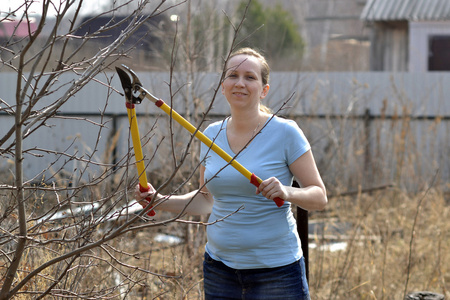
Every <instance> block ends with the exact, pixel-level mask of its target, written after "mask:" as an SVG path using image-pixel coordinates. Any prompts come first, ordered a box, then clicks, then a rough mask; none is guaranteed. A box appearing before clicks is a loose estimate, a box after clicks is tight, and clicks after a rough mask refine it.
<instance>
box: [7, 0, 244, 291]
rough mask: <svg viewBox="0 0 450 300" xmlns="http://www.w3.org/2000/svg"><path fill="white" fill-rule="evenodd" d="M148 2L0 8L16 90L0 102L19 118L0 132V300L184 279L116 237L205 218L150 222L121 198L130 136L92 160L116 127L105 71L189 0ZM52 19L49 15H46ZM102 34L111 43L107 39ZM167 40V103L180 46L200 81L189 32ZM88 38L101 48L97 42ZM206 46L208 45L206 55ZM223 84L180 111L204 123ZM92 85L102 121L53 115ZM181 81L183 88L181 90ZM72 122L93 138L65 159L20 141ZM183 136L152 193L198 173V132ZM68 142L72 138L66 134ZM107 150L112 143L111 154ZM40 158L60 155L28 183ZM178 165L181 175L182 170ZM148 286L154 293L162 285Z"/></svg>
mask: <svg viewBox="0 0 450 300" xmlns="http://www.w3.org/2000/svg"><path fill="white" fill-rule="evenodd" d="M149 2H150V1H142V2H139V3H138V4H136V2H134V1H129V2H125V3H123V2H113V3H112V4H111V5H110V6H108V7H107V10H106V11H102V12H95V14H94V15H90V17H89V18H88V19H86V18H83V16H82V15H81V12H82V10H83V7H84V5H85V2H83V1H82V0H80V1H62V0H61V1H42V3H41V6H40V7H41V15H40V17H39V21H38V22H37V23H36V24H35V25H33V23H32V18H33V16H32V9H31V5H32V4H33V5H35V4H36V3H34V2H33V1H29V2H28V1H27V2H25V3H24V4H23V5H22V6H20V7H18V8H16V9H14V10H11V11H9V12H8V13H6V14H5V15H1V19H0V21H10V20H15V21H16V23H15V27H14V33H13V34H12V35H11V37H9V38H7V39H3V40H2V42H1V46H0V47H1V64H0V70H2V71H8V72H12V73H13V74H14V76H15V78H16V86H15V87H13V88H14V89H15V95H14V98H13V99H12V98H4V97H2V99H0V102H1V106H0V112H1V113H2V114H5V115H9V116H13V117H14V124H12V125H11V127H10V128H6V129H4V134H2V136H0V156H1V157H2V159H3V158H6V159H9V160H12V161H14V172H13V173H14V174H13V178H12V179H11V180H10V181H8V180H6V179H5V180H4V181H3V180H2V182H1V184H0V193H1V197H2V198H3V199H4V201H2V203H1V208H2V214H1V215H0V245H2V249H1V250H0V264H1V269H0V282H1V283H2V287H1V290H0V299H9V298H11V297H21V296H22V297H28V298H29V297H33V298H35V299H42V298H44V297H46V296H49V295H51V296H53V297H56V298H73V297H77V298H90V299H101V298H111V297H117V296H119V297H126V296H127V295H132V294H133V293H135V291H136V290H140V291H142V290H145V289H149V287H148V284H147V283H145V282H146V281H145V280H144V279H143V278H144V277H146V276H154V277H155V278H159V279H160V280H161V279H162V278H169V279H170V278H171V280H174V281H176V282H178V281H180V280H182V278H181V277H180V276H179V272H168V271H167V270H161V269H158V268H156V267H154V266H153V267H152V266H151V265H149V263H148V262H146V263H144V264H141V263H139V257H138V256H139V254H137V253H132V252H130V251H129V250H125V248H123V247H122V246H123V245H120V241H118V238H119V237H123V236H125V235H130V234H131V235H136V234H137V233H139V232H141V231H142V229H148V228H151V227H157V226H162V225H164V226H167V225H168V224H170V223H173V222H175V221H178V222H182V223H188V224H192V223H194V224H202V225H204V223H203V222H202V221H201V220H195V221H192V220H189V221H183V220H180V219H179V218H180V217H181V216H182V215H183V212H182V213H180V214H178V215H175V216H174V215H169V216H167V217H165V216H164V217H161V220H160V221H157V220H156V219H149V218H148V217H147V216H146V214H145V211H143V210H142V209H140V207H139V206H138V207H137V208H136V205H137V204H136V203H135V202H133V201H132V200H131V199H129V197H128V194H129V191H130V190H132V189H133V188H134V186H135V184H136V183H137V175H136V172H135V169H134V158H133V155H132V153H133V151H132V147H131V142H130V138H129V139H128V151H127V153H126V154H125V155H123V156H121V157H116V158H115V159H114V160H113V162H111V161H109V160H108V159H98V156H99V152H100V151H101V149H100V146H99V145H100V140H101V136H102V134H104V130H105V128H107V127H108V126H109V123H110V122H111V121H110V119H108V118H107V117H106V113H105V111H106V107H107V106H108V101H109V98H110V96H111V95H112V94H114V93H120V91H118V90H117V89H116V88H115V87H114V86H113V85H112V80H113V78H112V76H113V75H110V74H111V70H112V69H113V68H112V66H113V65H114V64H116V63H117V62H118V61H119V60H121V59H129V58H130V57H132V56H138V57H139V55H140V54H139V53H137V52H136V51H134V50H135V48H136V47H137V46H138V45H139V44H144V41H145V39H146V37H147V36H146V35H144V36H140V35H138V34H136V33H137V32H138V30H139V28H141V27H145V26H148V22H149V21H151V20H152V19H154V18H157V17H158V16H161V15H162V14H164V13H165V12H168V11H170V10H171V9H173V8H174V6H178V5H180V4H183V3H184V2H185V1H179V3H175V2H173V3H172V2H171V3H167V2H166V1H164V0H161V1H159V2H158V3H156V4H155V3H152V4H150V3H149ZM33 7H35V6H33ZM123 11H126V17H122V16H123V14H121V12H123ZM51 15H54V16H55V18H54V19H53V18H51ZM102 17H106V19H107V20H108V21H107V22H106V23H103V24H102V25H101V26H100V27H95V26H91V25H92V24H93V23H92V22H93V21H95V20H98V19H101V18H102ZM49 24H50V25H49ZM90 24H91V25H90ZM241 24H242V21H241V23H240V24H237V25H236V26H232V31H233V32H234V36H236V33H237V31H238V30H239V28H240V26H241ZM24 26H25V28H27V34H26V35H25V36H22V37H21V36H20V35H19V34H18V33H19V29H20V28H23V27H24ZM117 28H120V31H119V33H118V34H112V33H111V32H117ZM114 30H116V31H114ZM150 30H151V28H150ZM214 30H217V28H216V29H214ZM45 32H47V33H45ZM212 35H213V32H209V33H208V36H212ZM105 37H108V38H109V39H110V40H109V41H108V42H107V43H102V42H101V40H102V39H104V38H105ZM130 37H132V38H133V39H134V40H133V39H131V40H132V41H131V43H130ZM180 37H181V38H180ZM166 38H167V37H166ZM180 40H181V42H179V41H180ZM171 42H173V46H172V48H171V49H170V51H168V54H166V57H168V58H169V60H170V70H171V76H170V82H168V88H169V90H170V97H171V99H172V98H173V97H175V95H177V93H179V89H177V88H175V86H176V85H175V84H174V83H173V81H174V80H175V77H174V76H173V73H174V71H175V70H176V67H175V66H176V61H177V59H178V58H179V57H180V56H178V55H179V54H180V53H178V52H177V51H178V49H179V48H180V46H181V48H183V47H184V49H185V50H186V52H185V56H184V55H182V56H181V57H183V56H184V57H185V58H186V59H185V60H184V61H187V62H188V64H187V66H188V69H189V74H190V75H189V78H188V80H189V81H191V82H193V81H196V80H198V79H196V78H195V76H194V75H195V74H196V72H197V71H198V70H196V69H195V67H194V65H195V64H194V62H193V58H195V57H198V56H197V55H196V54H195V48H194V47H192V46H190V43H194V42H195V41H194V40H193V39H192V38H191V35H190V34H189V31H188V33H187V34H186V35H184V34H183V35H181V36H178V37H177V36H175V37H174V39H173V40H171ZM235 44H236V41H235V40H234V41H232V44H231V46H230V47H229V50H228V52H227V53H225V52H223V49H222V50H221V51H222V52H221V53H223V55H222V57H221V58H220V59H221V60H222V61H226V60H227V58H228V56H229V54H230V53H231V51H232V50H233V45H235ZM93 45H94V47H97V48H93ZM92 49H96V50H95V51H93V50H92ZM212 49H213V48H210V49H208V56H209V57H211V55H212V51H213V50H212ZM133 51H134V52H133ZM136 53H137V54H136ZM158 55H160V53H159V54H158ZM136 61H137V60H136ZM208 61H209V60H208ZM208 63H211V61H209V62H208ZM182 65H184V63H183V64H182ZM68 74H69V75H72V78H75V79H70V80H67V81H65V78H66V77H64V76H65V75H68ZM99 75H102V78H103V80H100V79H99ZM69 77H70V76H69ZM172 80H173V81H172ZM221 80H223V75H222V78H221V79H220V80H219V82H218V83H217V86H216V87H214V88H213V89H214V95H213V97H212V98H213V99H212V100H211V101H210V106H209V107H206V108H205V107H203V108H202V109H203V111H200V110H199V107H198V105H197V104H198V103H199V102H198V101H197V98H198V97H201V95H198V94H197V92H196V90H195V89H194V88H190V89H188V93H187V96H186V97H185V99H186V107H189V106H190V104H191V103H194V108H193V113H191V112H190V111H189V109H188V110H187V111H186V112H187V113H189V115H192V116H196V117H194V118H191V121H193V122H195V124H196V125H197V126H202V124H203V122H204V121H205V117H206V115H207V114H208V112H209V110H210V109H211V107H212V105H213V102H214V99H215V97H216V95H217V92H218V91H219V87H220V82H221ZM88 83H89V84H90V83H95V84H98V85H99V86H101V87H103V88H104V89H106V90H107V93H106V96H105V98H106V99H105V100H106V101H105V105H104V107H103V109H102V110H101V112H100V116H101V117H100V119H99V120H93V119H89V118H88V117H86V118H84V117H83V118H81V117H71V116H62V115H60V114H59V113H58V112H59V110H60V109H61V108H62V107H63V106H65V105H68V103H70V102H71V101H72V99H73V96H74V95H76V94H77V93H79V92H80V91H81V90H82V89H83V87H84V86H85V85H87V84H88ZM184 84H185V83H181V86H183V85H184ZM171 99H169V101H171ZM199 116H201V117H200V118H199ZM189 118H190V117H189ZM73 119H76V120H77V121H80V122H83V123H89V124H92V125H94V126H95V127H96V128H97V129H96V132H97V140H96V142H95V143H94V145H90V151H89V153H82V152H79V153H78V152H76V151H75V153H74V154H71V153H69V151H67V150H68V148H67V149H63V150H58V149H51V148H44V147H37V146H28V145H27V144H26V141H27V139H30V137H33V136H38V135H39V133H40V130H41V129H43V128H48V127H51V126H54V125H53V123H52V121H54V120H63V121H66V122H69V121H71V120H73ZM170 122H171V121H170ZM169 129H170V133H169V134H170V136H172V137H173V136H174V131H173V127H172V126H169ZM152 135H153V133H152V130H150V131H149V132H148V133H146V134H145V135H144V136H143V137H142V141H143V142H144V144H147V143H148V142H149V141H150V140H151V139H152ZM189 137H190V138H189V140H187V141H186V143H185V144H184V145H185V146H183V147H184V148H183V150H182V151H181V154H180V152H179V150H177V149H179V147H177V145H176V143H175V142H174V141H175V140H173V139H172V143H171V152H172V157H173V164H172V165H171V166H170V169H171V170H170V171H169V172H168V173H167V174H168V175H167V176H165V177H164V180H163V181H162V182H161V183H160V184H159V188H158V191H160V190H162V189H164V188H165V187H167V186H168V185H169V184H171V182H172V184H173V181H174V179H176V178H177V176H179V174H180V173H181V174H182V176H181V179H179V180H178V185H177V186H176V187H175V188H171V192H172V193H176V192H179V191H180V190H183V186H184V185H185V184H186V183H187V182H188V181H190V180H192V178H194V177H195V169H197V168H198V164H199V162H198V161H197V160H195V159H192V157H193V155H192V154H191V153H190V149H191V147H192V144H193V137H192V136H189ZM117 139H118V135H115V136H112V138H111V140H112V141H113V142H112V144H114V143H115V141H117ZM74 143H76V138H75V139H74V140H73V141H72V144H74ZM159 146H160V144H159V142H158V143H157V145H156V150H155V152H154V153H153V154H152V155H153V156H152V155H150V157H147V158H146V163H149V162H151V161H152V160H153V157H154V155H155V154H156V152H157V151H158V147H159ZM69 147H70V146H69ZM113 147H114V145H112V146H111V148H113ZM106 152H112V150H111V149H107V151H106ZM102 155H103V154H102ZM104 155H105V156H108V155H112V154H111V153H105V154H104ZM41 156H53V157H55V159H54V161H53V162H52V163H51V164H50V165H49V166H48V168H46V169H44V170H43V171H42V172H41V173H39V174H36V175H35V176H34V177H33V178H31V179H30V178H25V176H24V164H25V163H26V162H27V161H28V160H30V159H32V158H33V157H41ZM187 161H188V163H186V162H187ZM61 162H62V163H61ZM185 163H186V165H185ZM69 164H74V165H77V168H76V172H75V171H74V172H73V173H70V172H68V171H67V169H68V167H69ZM183 166H184V168H185V170H188V171H183V170H182V167H183ZM90 169H96V170H100V171H99V173H96V174H95V176H94V175H92V174H90ZM50 170H53V171H52V172H49V171H50ZM180 170H181V171H180ZM193 170H194V171H193ZM183 172H184V173H183ZM48 173H51V174H52V175H51V176H50V178H45V180H44V179H42V177H43V176H44V175H46V174H48ZM57 179H58V180H57ZM135 243H136V244H138V242H135ZM126 249H128V248H126ZM97 267H98V268H97ZM193 287H194V286H191V287H190V288H189V289H188V290H187V291H185V290H184V289H185V288H183V293H184V294H186V293H188V292H189V290H190V289H192V288H193ZM152 293H153V295H158V294H161V293H165V292H164V291H152Z"/></svg>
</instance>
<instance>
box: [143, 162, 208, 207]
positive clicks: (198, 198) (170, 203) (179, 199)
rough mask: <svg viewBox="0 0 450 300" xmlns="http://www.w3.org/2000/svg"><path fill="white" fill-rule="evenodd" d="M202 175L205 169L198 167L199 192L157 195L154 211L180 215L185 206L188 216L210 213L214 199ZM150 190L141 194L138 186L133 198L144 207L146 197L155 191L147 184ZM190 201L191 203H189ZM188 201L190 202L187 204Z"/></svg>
mask: <svg viewBox="0 0 450 300" xmlns="http://www.w3.org/2000/svg"><path fill="white" fill-rule="evenodd" d="M204 173H205V167H204V166H203V165H201V166H200V187H202V188H201V189H200V190H195V191H192V192H189V193H187V194H184V195H171V196H164V195H158V196H157V200H156V201H155V205H154V207H155V209H156V210H163V211H169V212H174V213H180V212H181V211H182V210H183V209H184V208H185V207H186V205H187V207H186V209H185V212H186V213H187V214H189V215H205V214H209V213H211V210H212V206H213V203H214V199H213V197H212V195H211V193H210V192H209V191H208V189H207V188H206V186H204V182H205V179H204ZM149 187H150V190H149V191H148V192H144V193H141V192H140V191H139V186H137V187H136V190H135V197H136V200H137V201H138V202H139V203H140V204H141V205H142V206H144V207H145V206H146V204H147V203H146V202H143V201H146V200H145V198H146V197H152V196H153V194H154V193H155V189H154V188H153V186H152V185H151V184H149ZM191 200H192V201H191ZM189 201H191V202H190V203H189Z"/></svg>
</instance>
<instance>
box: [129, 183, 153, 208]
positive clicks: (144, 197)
mask: <svg viewBox="0 0 450 300" xmlns="http://www.w3.org/2000/svg"><path fill="white" fill-rule="evenodd" d="M147 186H148V191H145V192H142V191H141V185H140V184H139V183H138V184H137V185H136V188H135V189H134V197H135V199H136V201H137V202H139V204H140V205H142V207H146V206H147V205H148V203H149V202H150V200H151V198H152V197H153V194H154V193H155V192H156V190H155V188H154V187H153V186H152V185H151V184H150V183H147Z"/></svg>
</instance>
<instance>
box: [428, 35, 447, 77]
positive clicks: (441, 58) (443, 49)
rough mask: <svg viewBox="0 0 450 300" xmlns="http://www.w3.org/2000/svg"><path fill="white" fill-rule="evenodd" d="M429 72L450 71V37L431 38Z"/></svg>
mask: <svg viewBox="0 0 450 300" xmlns="http://www.w3.org/2000/svg"><path fill="white" fill-rule="evenodd" d="M428 71H450V35H436V36H430V39H429V42H428Z"/></svg>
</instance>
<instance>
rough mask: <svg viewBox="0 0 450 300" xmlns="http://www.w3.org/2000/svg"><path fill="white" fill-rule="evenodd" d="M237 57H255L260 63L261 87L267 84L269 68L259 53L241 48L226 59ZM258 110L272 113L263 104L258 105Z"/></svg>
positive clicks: (247, 48)
mask: <svg viewBox="0 0 450 300" xmlns="http://www.w3.org/2000/svg"><path fill="white" fill-rule="evenodd" d="M237 55H248V56H253V57H256V58H257V59H258V60H259V61H260V63H261V79H262V84H263V85H266V84H269V75H270V67H269V64H268V63H267V61H266V58H265V57H264V56H263V55H262V54H261V53H259V52H258V51H256V50H254V49H252V48H249V47H246V48H241V49H238V50H236V51H234V52H233V53H231V54H230V57H229V58H228V61H229V60H230V59H231V58H232V57H235V56H237ZM260 110H261V111H262V112H265V113H272V111H271V109H270V108H268V107H267V106H265V105H263V104H260Z"/></svg>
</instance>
